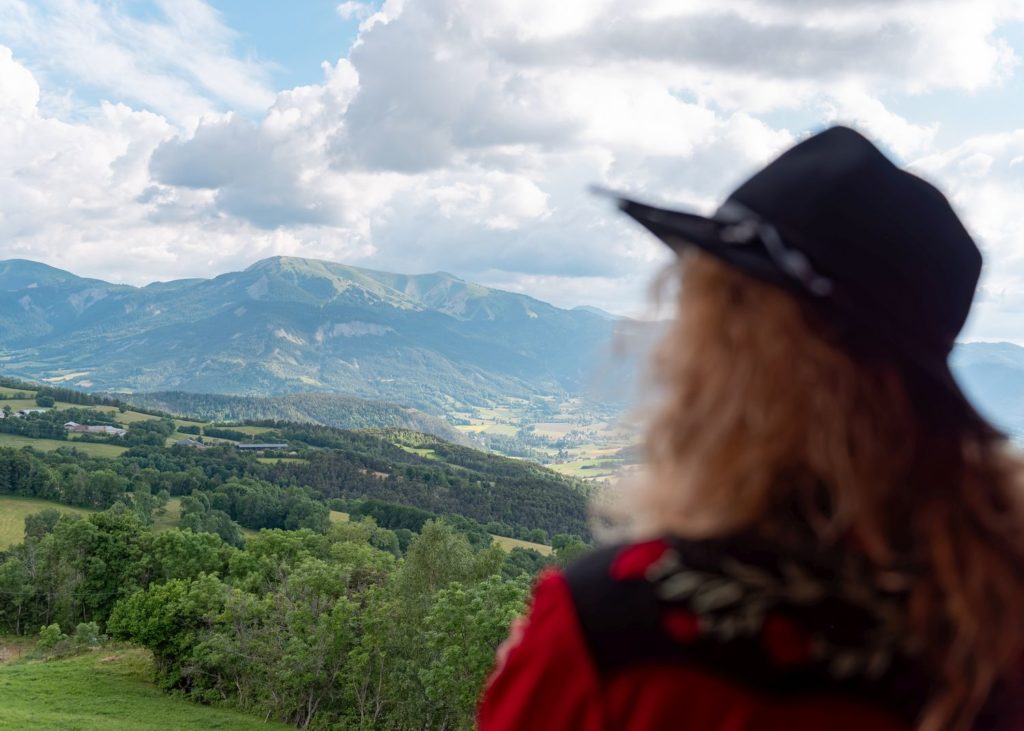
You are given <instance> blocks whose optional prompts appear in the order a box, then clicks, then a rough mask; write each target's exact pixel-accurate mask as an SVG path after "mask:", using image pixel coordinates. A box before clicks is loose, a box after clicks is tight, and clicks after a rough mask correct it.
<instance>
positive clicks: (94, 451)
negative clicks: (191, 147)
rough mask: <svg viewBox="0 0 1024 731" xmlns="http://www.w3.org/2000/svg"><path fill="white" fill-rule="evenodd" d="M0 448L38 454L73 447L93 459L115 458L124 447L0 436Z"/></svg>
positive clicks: (74, 440) (19, 436)
mask: <svg viewBox="0 0 1024 731" xmlns="http://www.w3.org/2000/svg"><path fill="white" fill-rule="evenodd" d="M0 447H14V448H15V449H21V448H22V447H32V448H33V449H38V450H39V451H40V452H49V451H52V450H54V449H59V448H60V447H74V448H75V449H79V450H81V451H83V452H85V453H86V454H88V455H90V456H93V457H117V456H118V455H120V454H121V453H122V452H124V451H125V450H126V449H127V448H126V447H118V446H117V445H115V444H98V443H93V442H80V441H78V440H77V439H69V440H67V441H61V440H60V439H32V438H31V437H23V436H21V435H20V434H0Z"/></svg>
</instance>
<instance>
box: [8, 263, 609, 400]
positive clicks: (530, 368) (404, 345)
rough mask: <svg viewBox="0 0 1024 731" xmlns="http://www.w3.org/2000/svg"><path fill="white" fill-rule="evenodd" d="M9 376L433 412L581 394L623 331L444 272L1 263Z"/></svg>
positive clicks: (586, 314) (92, 386)
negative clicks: (123, 277) (92, 270)
mask: <svg viewBox="0 0 1024 731" xmlns="http://www.w3.org/2000/svg"><path fill="white" fill-rule="evenodd" d="M0 292H4V293H6V294H7V296H5V297H3V298H0V367H2V368H3V370H4V371H5V372H6V373H8V374H10V375H15V376H19V377H25V378H30V379H33V380H42V381H45V382H49V383H57V382H61V383H66V384H67V385H71V386H74V387H77V388H84V389H88V390H104V391H118V392H128V393H131V392H141V391H170V390H174V391H189V392H197V393H220V394H233V395H251V394H256V395H270V394H285V393H298V392H309V391H327V392H334V393H346V394H351V395H355V396H358V397H360V398H369V399H382V400H387V401H394V402H398V403H402V404H406V405H410V406H416V407H418V408H422V409H425V410H428V411H432V412H434V413H440V412H443V411H446V410H450V408H451V407H453V406H459V405H465V404H469V405H485V404H488V403H492V402H494V401H497V400H503V399H506V398H508V397H510V396H512V397H521V398H529V397H530V396H535V395H542V396H552V395H555V396H558V395H564V394H569V393H580V392H582V391H583V390H584V389H585V388H586V385H587V378H588V373H589V372H590V371H591V369H592V367H593V366H594V364H595V363H600V361H601V359H602V358H604V357H605V352H606V351H607V349H608V343H609V342H610V339H611V335H612V332H613V330H614V327H615V324H616V323H615V321H614V320H609V319H608V318H607V317H604V316H601V315H599V314H596V313H594V312H590V311H587V310H564V309H561V308H558V307H554V306H552V305H549V304H547V303H544V302H541V301H539V300H536V299H534V298H531V297H528V296H525V295H521V294H515V293H511V292H504V291H501V290H495V289H490V288H487V287H484V286H481V285H478V284H473V283H471V282H466V281H464V280H462V279H459V278H457V277H455V276H452V275H450V274H445V273H442V272H438V273H434V274H422V275H406V274H394V273H389V272H378V271H373V270H369V269H361V268H359V267H352V266H347V265H343V264H337V263H333V262H326V261H317V260H310V259H299V258H293V257H274V258H270V259H264V260H262V261H259V262H256V263H255V264H253V265H252V266H250V267H248V268H247V269H245V270H243V271H240V272H228V273H225V274H221V275H219V276H217V277H214V278H212V279H190V280H179V281H173V282H163V283H154V284H151V285H148V286H146V287H131V286H127V285H115V284H108V283H105V282H101V281H99V280H95V279H84V278H80V277H77V276H75V275H73V274H70V273H68V272H63V271H61V270H59V269H55V268H53V267H48V266H46V265H43V264H39V263H37V262H29V261H25V260H10V261H6V262H0Z"/></svg>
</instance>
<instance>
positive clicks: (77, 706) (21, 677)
mask: <svg viewBox="0 0 1024 731" xmlns="http://www.w3.org/2000/svg"><path fill="white" fill-rule="evenodd" d="M0 644H2V641H0ZM152 674H153V667H152V661H151V659H150V655H149V653H148V652H146V651H145V650H138V649H133V648H110V647H107V648H100V649H99V650H95V651H92V652H88V653H86V654H84V655H80V656H78V657H71V658H66V659H62V660H49V661H45V662H41V661H27V660H18V661H15V662H11V663H7V664H0V729H12V730H13V729H17V730H18V731H22V730H23V729H34V730H35V731H50V730H51V729H52V730H53V731H57V730H58V729H60V730H61V731H71V730H72V729H73V730H74V731H122V730H125V731H127V730H128V729H131V731H178V729H218V730H219V731H250V730H251V731H267V730H268V729H282V730H283V729H288V728H291V727H290V726H285V725H283V724H279V723H265V722H264V721H263V720H262V719H261V718H256V717H254V716H247V715H244V714H242V713H238V712H236V711H231V710H227V709H223V708H214V707H211V706H201V705H198V704H195V703H190V702H188V701H185V700H181V699H178V698H175V697H173V696H170V695H167V694H165V693H163V692H161V691H160V690H159V689H158V688H157V687H156V686H155V685H153V683H152V682H151V680H150V678H151V677H152Z"/></svg>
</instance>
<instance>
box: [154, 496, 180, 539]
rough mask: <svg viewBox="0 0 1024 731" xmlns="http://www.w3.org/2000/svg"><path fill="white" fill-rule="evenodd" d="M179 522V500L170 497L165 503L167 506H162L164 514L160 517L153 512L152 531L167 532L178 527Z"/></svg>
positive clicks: (178, 498)
mask: <svg viewBox="0 0 1024 731" xmlns="http://www.w3.org/2000/svg"><path fill="white" fill-rule="evenodd" d="M180 520H181V498H180V497H172V498H170V499H169V500H168V501H167V505H166V506H164V513H163V515H160V514H159V513H157V512H156V511H154V512H153V530H155V531H161V530H169V529H171V528H176V527H177V526H178V521H180Z"/></svg>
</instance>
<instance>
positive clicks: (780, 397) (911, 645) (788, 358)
mask: <svg viewBox="0 0 1024 731" xmlns="http://www.w3.org/2000/svg"><path fill="white" fill-rule="evenodd" d="M621 205H622V208H623V210H625V211H626V212H627V213H628V214H630V215H631V216H632V217H633V218H635V219H636V220H638V221H639V222H640V223H642V224H643V225H644V226H645V227H647V228H648V229H649V230H650V231H651V232H653V233H654V234H655V235H656V236H658V237H659V238H660V239H662V240H663V241H664V242H665V243H667V244H668V245H670V246H671V247H673V248H674V249H675V250H676V252H677V253H678V254H679V261H678V271H679V276H680V281H681V288H680V294H679V302H678V304H679V307H678V312H679V314H678V317H677V319H676V320H675V322H674V326H673V327H672V329H671V332H669V334H668V335H667V337H666V338H665V339H664V341H663V343H662V344H661V347H660V349H659V351H658V352H657V355H656V359H655V367H656V374H657V376H658V380H659V384H660V387H661V389H662V390H661V393H662V401H661V405H660V410H659V412H658V413H657V414H656V415H655V417H654V418H653V420H652V424H651V426H650V429H649V432H648V434H647V440H646V447H647V452H648V466H649V479H648V480H646V482H645V484H644V485H643V486H642V488H641V489H640V491H639V492H638V493H636V494H633V495H630V496H628V497H624V498H623V500H624V504H623V505H621V506H620V507H623V508H625V511H626V512H627V513H628V514H629V515H630V517H631V518H632V524H633V527H634V530H635V532H636V535H637V540H636V542H633V543H631V544H627V545H619V546H612V547H609V548H605V549H601V550H598V551H596V552H594V553H593V554H591V555H589V556H588V557H586V558H584V559H583V560H582V561H580V562H578V563H576V564H575V565H573V566H571V567H570V568H569V569H567V570H566V571H565V572H563V573H551V574H548V575H546V576H545V577H543V578H542V580H541V581H540V582H539V584H538V586H537V587H536V589H535V594H534V598H533V604H532V607H531V609H530V612H529V614H528V617H527V618H526V620H525V621H522V622H520V623H517V625H516V626H515V627H514V629H513V633H512V637H510V639H509V641H508V642H507V643H506V644H505V645H504V646H503V648H502V650H501V652H500V653H499V667H498V669H497V670H496V672H495V674H494V675H493V676H492V678H491V680H490V682H489V685H488V688H487V689H486V691H485V694H484V699H483V702H482V704H481V707H480V714H479V720H480V728H481V729H482V731H499V730H501V729H531V730H533V729H586V730H588V731H590V730H593V731H596V730H597V729H687V730H692V731H704V730H713V731H725V730H726V729H728V730H729V731H745V730H750V731H760V730H762V729H778V730H780V731H781V730H783V729H786V730H790V729H792V730H796V731H799V730H800V729H829V730H830V731H836V730H842V729H873V730H874V731H887V730H888V729H925V730H927V731H938V730H940V729H983V728H984V729H997V728H998V729H1004V728H1005V729H1024V714H1022V711H1021V705H1022V701H1021V695H1022V694H1021V692H1020V689H1021V686H1020V685H1019V683H1020V678H1019V677H1018V671H1019V670H1020V669H1021V668H1022V667H1024V666H1022V661H1024V658H1022V650H1024V530H1022V527H1024V515H1022V511H1024V506H1022V499H1021V498H1022V493H1021V487H1022V486H1021V482H1020V475H1021V465H1020V463H1019V461H1018V458H1017V457H1016V456H1015V455H1014V454H1013V453H1012V452H1011V450H1010V449H1009V448H1008V445H1007V443H1006V440H1005V438H1004V437H1003V436H1002V435H1001V434H999V433H998V432H997V431H996V430H995V429H994V428H992V427H991V426H989V425H988V424H987V423H986V422H985V421H984V420H983V419H982V418H980V417H979V416H978V415H977V414H976V413H975V411H974V410H973V409H972V408H971V406H970V405H969V403H968V402H967V400H966V399H965V398H964V396H963V394H962V393H961V392H960V390H959V389H958V387H957V386H956V383H955V381H954V380H953V378H952V376H951V374H950V372H949V369H948V365H947V357H948V355H949V352H950V350H951V348H952V346H953V343H954V339H955V337H956V336H957V334H958V333H959V331H960V329H961V327H962V326H963V323H964V321H965V319H966V316H967V312H968V310H969V308H970V304H971V301H972V298H973V295H974V291H975V286H976V283H977V278H978V275H979V272H980V268H981V257H980V254H979V253H978V250H977V248H976V247H975V245H974V243H973V242H972V241H971V238H970V236H969V235H968V234H967V232H966V231H965V230H964V229H963V227H962V225H961V224H960V222H959V220H958V219H957V217H956V215H955V214H954V212H953V211H952V209H951V208H950V207H949V205H948V203H947V202H946V200H945V198H944V197H943V196H942V195H941V194H940V193H939V192H938V191H936V190H935V189H934V188H933V187H932V186H930V185H929V184H928V183H926V182H924V181H923V180H921V179H919V178H916V177H914V176H913V175H910V174H909V173H907V172H905V171H902V170H900V169H899V168H897V167H896V166H895V165H893V164H892V163H891V162H890V161H889V160H888V159H886V158H885V156H884V155H882V153H880V152H879V151H878V150H877V149H876V148H875V147H874V146H873V145H872V144H871V143H870V142H868V141H867V140H866V139H865V138H863V137H862V136H860V135H859V134H858V133H856V132H854V131H852V130H849V129H846V128H842V127H836V128H832V129H829V130H826V131H825V132H822V133H820V134H818V135H816V136H813V137H811V138H810V139H808V140H805V141H804V142H802V143H800V144H798V145H797V146H796V147H794V148H792V149H791V150H789V151H788V152H786V153H785V154H783V155H782V156H781V157H780V158H779V159H777V160H776V161H774V162H773V163H771V164H770V165H769V166H768V167H766V168H765V169H764V170H762V171H761V172H759V173H758V174H757V175H755V176H754V177H753V178H752V179H751V180H749V181H748V182H747V183H745V184H744V185H743V186H741V187H740V188H739V189H738V190H737V191H736V192H735V193H733V195H732V196H730V198H729V200H728V201H727V202H726V203H725V204H724V205H723V206H722V207H721V208H720V209H719V211H718V213H716V214H715V216H713V217H712V218H702V217H700V216H695V215H692V214H686V213H681V212H677V211H667V210H663V209H656V208H651V207H649V206H644V205H641V204H639V203H636V202H633V201H629V200H622V201H621Z"/></svg>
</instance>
